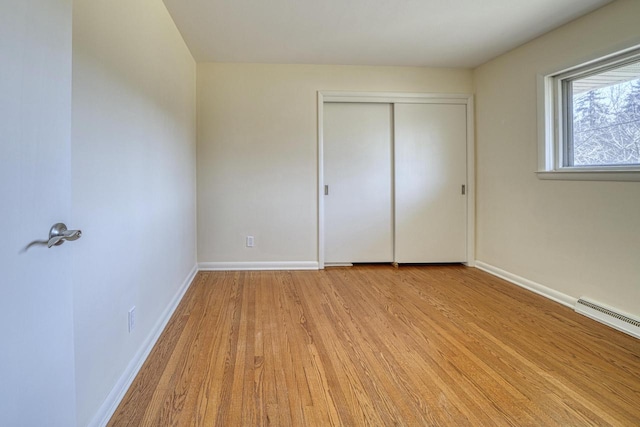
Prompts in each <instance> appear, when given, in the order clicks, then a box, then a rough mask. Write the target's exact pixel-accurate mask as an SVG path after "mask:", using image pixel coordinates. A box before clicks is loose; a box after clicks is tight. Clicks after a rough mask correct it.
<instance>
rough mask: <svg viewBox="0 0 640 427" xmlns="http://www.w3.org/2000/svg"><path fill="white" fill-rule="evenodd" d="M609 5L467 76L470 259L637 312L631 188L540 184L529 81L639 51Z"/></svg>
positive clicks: (636, 30)
mask: <svg viewBox="0 0 640 427" xmlns="http://www.w3.org/2000/svg"><path fill="white" fill-rule="evenodd" d="M638 17H640V2H638V1H617V2H614V3H613V4H611V5H609V6H606V7H604V8H602V9H600V10H598V11H596V12H593V13H591V14H589V15H587V16H585V17H583V18H581V19H579V20H577V21H574V22H572V23H570V24H568V25H565V26H563V27H561V28H560V29H558V30H556V31H553V32H551V33H548V34H546V35H545V36H542V37H540V38H539V39H537V40H534V41H532V42H530V43H528V44H526V45H524V46H522V47H520V48H518V49H516V50H514V51H512V52H510V53H507V54H505V55H502V56H500V57H498V58H496V59H495V60H493V61H490V62H488V63H487V64H484V65H483V66H481V67H479V68H478V69H476V70H475V71H474V82H475V92H476V136H477V139H476V143H477V150H476V153H477V168H476V170H477V211H476V212H477V238H476V242H477V243H476V245H477V247H476V254H477V255H476V256H477V259H478V260H479V261H483V262H486V263H488V264H490V265H493V266H495V267H498V268H501V269H503V270H506V271H508V272H510V273H512V274H515V275H518V276H521V277H524V278H526V279H529V280H532V281H534V282H537V283H539V284H542V285H544V286H547V287H549V288H552V289H553V290H556V291H559V292H561V293H564V294H566V295H569V296H570V297H573V298H578V297H581V296H587V297H590V298H592V299H594V300H596V301H600V302H602V303H605V304H608V305H611V306H613V307H617V308H618V309H620V310H623V311H626V312H628V313H630V314H633V315H636V316H638V315H640V304H638V303H639V302H640V183H638V182H584V181H582V182H580V181H542V180H539V179H538V178H537V177H536V175H535V173H534V172H535V171H536V168H537V139H536V138H537V134H536V126H537V125H536V75H537V74H544V73H550V72H553V71H558V70H561V69H562V68H564V67H566V66H569V65H571V64H575V63H580V62H583V61H585V60H588V59H592V58H593V57H594V55H600V54H604V53H610V52H612V51H615V50H617V49H620V48H623V47H629V46H633V45H635V44H640V25H638Z"/></svg>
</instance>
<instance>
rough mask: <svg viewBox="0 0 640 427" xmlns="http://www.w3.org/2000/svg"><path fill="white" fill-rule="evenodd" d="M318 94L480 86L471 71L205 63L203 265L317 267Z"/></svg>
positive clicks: (201, 105)
mask: <svg viewBox="0 0 640 427" xmlns="http://www.w3.org/2000/svg"><path fill="white" fill-rule="evenodd" d="M318 90H341V91H385V92H450V93H470V92H471V90H472V80H471V71H470V70H462V69H427V68H407V67H405V68H402V67H356V66H316V65H258V64H219V63H207V64H198V169H197V170H198V260H199V261H200V262H261V261H273V262H287V261H317V259H318V254H317V244H318V243H317V210H318V208H317V174H318V171H317V162H318V159H317V126H318V123H317V117H316V114H317V108H316V99H317V91H318ZM247 235H253V236H255V247H254V248H246V247H245V236H247Z"/></svg>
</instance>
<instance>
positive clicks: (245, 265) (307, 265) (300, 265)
mask: <svg viewBox="0 0 640 427" xmlns="http://www.w3.org/2000/svg"><path fill="white" fill-rule="evenodd" d="M198 268H199V269H200V270H201V271H236V270H240V271H241V270H317V269H318V262H317V261H288V262H279V261H276V262H201V263H199V264H198Z"/></svg>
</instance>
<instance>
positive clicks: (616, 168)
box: [537, 46, 640, 181]
mask: <svg viewBox="0 0 640 427" xmlns="http://www.w3.org/2000/svg"><path fill="white" fill-rule="evenodd" d="M638 61H640V46H635V47H633V48H630V49H626V50H623V51H618V52H615V53H613V54H610V55H607V56H602V57H599V58H597V59H595V60H593V61H590V62H587V63H582V64H579V65H576V66H573V67H570V68H567V69H564V70H561V71H558V72H554V73H550V74H546V75H541V76H540V75H539V76H538V171H537V175H538V178H540V179H562V180H588V181H600V180H606V181H640V165H636V164H633V165H591V166H568V165H567V164H566V163H567V162H566V161H565V160H566V159H567V158H568V156H569V151H570V150H571V149H572V145H571V144H568V143H567V141H568V140H569V138H570V136H571V127H572V123H573V111H572V109H571V106H572V102H570V101H569V97H570V96H571V91H570V90H564V89H565V88H567V87H570V84H569V83H570V82H571V81H573V80H577V79H579V78H584V77H588V76H591V75H594V74H599V73H602V72H604V71H607V70H610V69H615V68H618V67H621V66H623V65H625V64H628V63H633V62H638Z"/></svg>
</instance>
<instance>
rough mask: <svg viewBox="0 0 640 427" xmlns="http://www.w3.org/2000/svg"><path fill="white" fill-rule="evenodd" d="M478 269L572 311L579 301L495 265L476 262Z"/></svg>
mask: <svg viewBox="0 0 640 427" xmlns="http://www.w3.org/2000/svg"><path fill="white" fill-rule="evenodd" d="M476 268H479V269H480V270H482V271H486V272H487V273H489V274H491V275H493V276H497V277H500V278H501V279H504V280H506V281H508V282H511V283H513V284H514V285H518V286H520V287H521V288H525V289H527V290H530V291H531V292H535V293H536V294H538V295H542V296H543V297H545V298H549V299H550V300H552V301H555V302H557V303H560V304H562V305H564V306H567V307H569V308H570V309H572V310H573V308H574V306H575V304H576V301H578V299H577V298H574V297H571V296H569V295H566V294H563V293H562V292H558V291H556V290H554V289H551V288H548V287H546V286H544V285H541V284H540V283H536V282H534V281H531V280H529V279H525V278H524V277H520V276H518V275H516V274H513V273H509V272H508V271H505V270H502V269H500V268H498V267H494V266H493V265H490V264H487V263H486V262H482V261H477V260H476Z"/></svg>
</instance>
